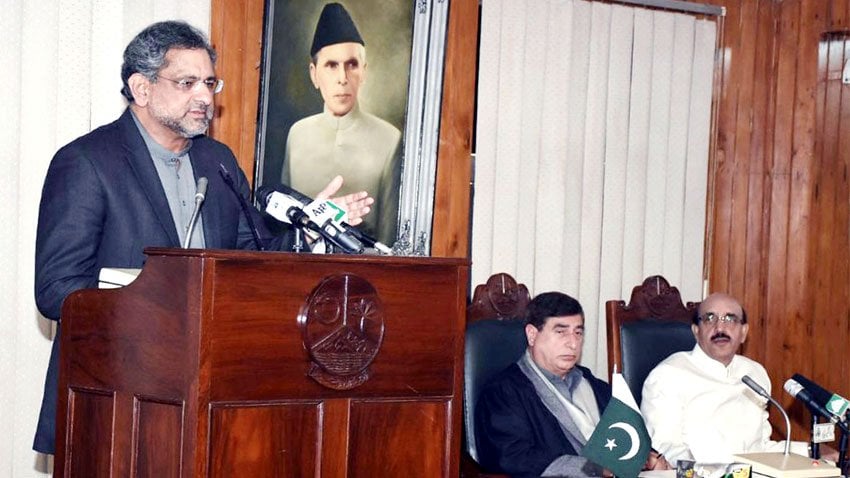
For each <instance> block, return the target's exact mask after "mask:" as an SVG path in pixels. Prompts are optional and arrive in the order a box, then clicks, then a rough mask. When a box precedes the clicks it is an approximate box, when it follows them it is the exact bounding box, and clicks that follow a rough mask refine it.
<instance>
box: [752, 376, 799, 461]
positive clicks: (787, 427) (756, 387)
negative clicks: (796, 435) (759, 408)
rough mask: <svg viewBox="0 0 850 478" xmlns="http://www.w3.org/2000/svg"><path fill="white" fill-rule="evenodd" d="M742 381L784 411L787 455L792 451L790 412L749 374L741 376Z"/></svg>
mask: <svg viewBox="0 0 850 478" xmlns="http://www.w3.org/2000/svg"><path fill="white" fill-rule="evenodd" d="M741 381H742V382H744V384H745V385H746V386H748V387H750V388H751V389H752V390H753V391H754V392H756V393H757V394H759V395H761V396H762V397H764V398H766V399H767V401H768V402H770V403H772V404H773V405H774V406H775V407H776V408H778V409H779V412H780V413H782V418H784V419H785V452H784V454H785V455H788V454H789V453H791V420H790V419H789V418H788V413H787V412H785V409H784V408H782V405H780V404H779V402H777V401H776V400H774V398H773V397H771V396H770V394H769V393H767V390H765V389H764V388H762V386H761V385H759V384H758V383H756V381H755V380H753V379H752V378H750V376H749V375H744V376H743V377H741Z"/></svg>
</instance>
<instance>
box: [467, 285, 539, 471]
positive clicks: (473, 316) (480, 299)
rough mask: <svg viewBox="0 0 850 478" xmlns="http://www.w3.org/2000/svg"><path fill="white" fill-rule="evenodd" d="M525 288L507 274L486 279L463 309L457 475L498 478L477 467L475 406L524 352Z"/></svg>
mask: <svg viewBox="0 0 850 478" xmlns="http://www.w3.org/2000/svg"><path fill="white" fill-rule="evenodd" d="M530 300H531V297H530V296H529V293H528V288H526V287H525V285H523V284H517V282H516V280H514V278H513V277H511V276H510V275H508V274H504V273H500V274H494V275H492V276H490V278H489V279H488V280H487V283H486V284H481V285H478V286H476V287H475V292H474V294H473V297H472V301H471V304H470V306H469V309H468V310H467V324H466V344H465V347H464V348H465V351H464V352H465V353H464V371H463V382H464V387H463V431H464V437H463V446H464V449H463V451H464V453H462V454H461V455H462V456H461V470H460V471H461V476H463V477H485V476H486V477H502V476H504V475H494V474H486V473H484V472H483V471H482V470H481V467H480V466H479V465H478V452H477V449H476V445H475V404H476V402H477V401H478V395H479V393H480V391H481V389H482V387H483V386H484V385H485V384H486V383H487V382H488V381H489V380H490V379H491V378H492V377H493V376H494V375H496V374H497V373H499V372H501V371H502V370H504V369H505V368H507V367H508V366H509V365H510V364H512V363H514V362H516V361H517V360H518V359H519V358H520V356H521V355H522V354H523V352H525V348H526V339H525V319H524V317H525V307H526V306H527V305H528V302H529V301H530Z"/></svg>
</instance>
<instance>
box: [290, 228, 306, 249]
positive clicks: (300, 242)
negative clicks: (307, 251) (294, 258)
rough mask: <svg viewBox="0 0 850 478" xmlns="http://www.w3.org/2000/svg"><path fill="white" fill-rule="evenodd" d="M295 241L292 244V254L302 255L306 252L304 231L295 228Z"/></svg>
mask: <svg viewBox="0 0 850 478" xmlns="http://www.w3.org/2000/svg"><path fill="white" fill-rule="evenodd" d="M293 229H294V230H295V240H294V241H293V242H292V252H295V253H300V252H303V251H304V231H302V230H301V229H299V228H297V227H295V228H293Z"/></svg>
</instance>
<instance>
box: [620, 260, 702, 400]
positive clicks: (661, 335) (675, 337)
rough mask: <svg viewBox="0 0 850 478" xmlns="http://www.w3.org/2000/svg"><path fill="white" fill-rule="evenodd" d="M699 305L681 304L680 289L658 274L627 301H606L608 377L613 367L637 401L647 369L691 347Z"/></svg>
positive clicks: (694, 341)
mask: <svg viewBox="0 0 850 478" xmlns="http://www.w3.org/2000/svg"><path fill="white" fill-rule="evenodd" d="M698 308H699V302H688V304H687V305H685V304H683V303H682V297H681V295H680V294H679V290H678V289H676V288H675V287H672V286H670V284H669V283H668V282H667V279H665V278H664V277H662V276H658V275H657V276H650V277H647V278H646V279H644V281H643V283H642V284H640V285H638V286H636V287H635V288H634V289H632V296H631V298H630V299H629V303H628V304H626V303H625V302H624V301H622V300H609V301H607V302H606V303H605V319H606V322H607V326H608V378H609V380H610V378H611V374H612V373H613V371H614V366H616V367H617V370H618V371H619V372H621V373H622V374H623V378H624V379H625V380H626V383H627V384H628V385H629V388H630V389H631V391H632V395H634V397H635V400H636V401H637V403H638V404H640V402H641V396H642V390H643V382H644V381H645V380H646V377H647V375H649V372H651V371H652V369H653V368H655V366H656V365H658V363H659V362H661V361H662V360H664V359H665V358H667V357H668V356H670V354H672V353H674V352H679V351H683V350H690V349H692V348H693V347H694V344H695V343H696V339H695V338H694V335H693V332H692V331H691V324H692V323H693V320H694V318H695V317H696V315H697V309H698Z"/></svg>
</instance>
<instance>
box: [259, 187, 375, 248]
mask: <svg viewBox="0 0 850 478" xmlns="http://www.w3.org/2000/svg"><path fill="white" fill-rule="evenodd" d="M257 201H258V202H259V203H260V207H262V208H263V209H264V210H265V211H266V213H267V214H269V215H270V216H272V217H273V218H275V219H277V220H278V221H281V222H284V223H287V224H293V225H294V226H296V227H299V228H302V229H308V230H311V231H314V232H316V233H318V234H319V235H321V236H322V238H324V239H325V240H326V241H328V243H330V244H333V245H334V246H336V247H337V248H339V249H340V250H341V251H343V252H345V253H348V254H362V253H363V243H361V242H360V241H359V240H358V239H357V238H356V237H354V236H353V235H351V234H348V232H346V231H345V230H344V229H342V228H339V227H337V226H336V224H335V223H334V222H333V221H332V219H331V218H329V217H328V216H329V215H333V214H334V213H335V212H338V210H339V211H341V210H340V209H339V206H336V205H335V204H333V202H331V201H315V203H310V205H308V206H304V205H303V204H302V203H301V202H300V201H298V200H297V199H296V198H294V197H292V196H290V195H289V194H284V193H282V192H279V191H275V190H273V189H270V188H266V187H265V186H263V187H261V188H260V189H259V190H257Z"/></svg>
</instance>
